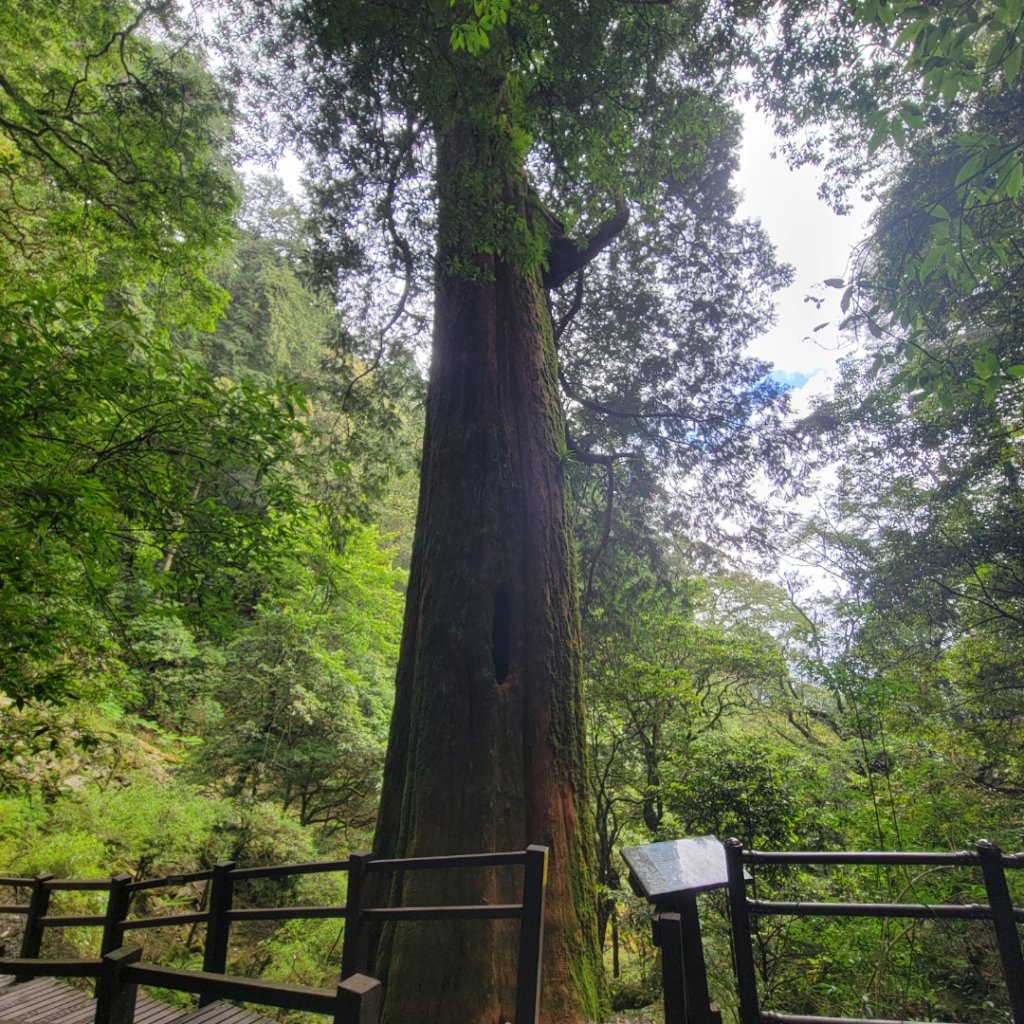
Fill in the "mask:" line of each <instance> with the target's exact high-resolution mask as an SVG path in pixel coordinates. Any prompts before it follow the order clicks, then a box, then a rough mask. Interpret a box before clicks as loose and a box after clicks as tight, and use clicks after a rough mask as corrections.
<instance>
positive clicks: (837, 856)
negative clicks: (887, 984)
mask: <svg viewBox="0 0 1024 1024" xmlns="http://www.w3.org/2000/svg"><path fill="white" fill-rule="evenodd" d="M725 856H726V868H727V873H728V879H729V881H728V890H729V911H730V916H731V918H732V932H733V961H734V966H735V968H736V982H737V987H738V989H739V1001H740V1024H768V1022H775V1024H915V1022H913V1021H907V1020H902V1021H894V1020H887V1019H883V1018H879V1017H814V1016H806V1015H801V1014H786V1013H777V1012H775V1011H763V1010H762V1009H761V1007H760V1001H759V996H758V990H757V978H756V971H755V968H754V955H753V940H752V927H753V921H752V919H753V918H754V917H762V916H786V917H871V918H917V919H922V918H923V919H934V920H968V921H990V922H991V923H992V928H993V932H994V935H995V940H996V947H997V949H998V952H999V960H1000V966H1001V967H1002V973H1003V980H1004V982H1005V984H1006V991H1007V996H1008V998H1009V1004H1010V1011H1011V1016H1012V1020H1013V1024H1024V955H1022V952H1021V944H1020V935H1019V933H1018V930H1017V922H1019V921H1024V909H1022V908H1020V907H1015V906H1014V905H1013V902H1012V900H1011V897H1010V890H1009V886H1008V884H1007V880H1006V871H1007V869H1010V870H1014V869H1020V868H1024V854H1020V853H1014V854H1004V853H1002V852H1001V851H1000V849H999V848H998V847H997V846H995V845H994V844H992V843H989V842H985V841H982V842H979V843H978V845H977V848H976V849H975V850H960V851H955V852H950V853H929V852H902V851H893V852H890V851H880V852H876V853H869V852H852V851H828V852H813V851H793V850H785V851H766V850H744V849H743V844H742V843H740V841H739V840H738V839H730V840H728V841H727V842H726V843H725ZM791 864H808V865H831V864H840V865H862V866H880V865H887V864H894V865H907V866H914V867H937V866H941V867H960V868H977V869H980V871H981V876H982V878H981V881H982V883H983V884H984V887H985V891H986V895H987V897H988V903H987V904H983V903H941V904H922V903H856V902H834V903H833V902H829V903H820V902H813V901H783V900H763V899H756V898H750V897H748V896H747V878H746V876H745V873H744V867H745V866H750V867H752V866H754V865H768V866H773V865H791Z"/></svg>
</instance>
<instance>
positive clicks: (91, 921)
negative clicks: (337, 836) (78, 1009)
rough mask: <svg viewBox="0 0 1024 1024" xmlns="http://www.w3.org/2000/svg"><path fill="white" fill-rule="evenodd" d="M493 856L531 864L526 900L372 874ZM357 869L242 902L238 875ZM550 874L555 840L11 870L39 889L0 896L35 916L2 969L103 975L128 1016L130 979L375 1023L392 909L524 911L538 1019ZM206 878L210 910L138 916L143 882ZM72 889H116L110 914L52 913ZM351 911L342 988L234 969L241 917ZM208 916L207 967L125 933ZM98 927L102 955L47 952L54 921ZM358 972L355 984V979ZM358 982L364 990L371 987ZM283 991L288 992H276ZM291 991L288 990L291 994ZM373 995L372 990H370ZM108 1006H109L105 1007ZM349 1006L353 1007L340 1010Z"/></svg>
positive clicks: (402, 917) (520, 1016)
mask: <svg viewBox="0 0 1024 1024" xmlns="http://www.w3.org/2000/svg"><path fill="white" fill-rule="evenodd" d="M487 867H522V868H523V880H522V901H521V902H519V903H508V904H474V905H468V906H467V905H454V904H453V905H444V904H441V905H437V906H397V907H375V906H371V905H370V903H369V902H368V889H367V887H366V886H365V884H364V881H365V877H366V875H367V874H370V873H378V874H379V873H398V872H404V871H427V870H445V869H447V870H453V869H454V870H458V871H466V870H470V869H476V868H487ZM336 871H341V872H346V874H347V876H348V887H347V888H348V892H347V898H346V903H345V904H344V905H331V906H283V907H282V906H278V907H236V906H234V899H235V887H236V884H237V883H241V882H246V881H254V880H266V879H283V878H289V877H294V876H304V875H315V874H322V873H327V872H336ZM546 880H547V848H546V847H541V846H531V847H528V848H527V849H525V850H511V851H499V852H495V853H476V854H452V855H444V856H431V857H413V858H405V859H402V858H378V857H375V856H374V855H373V854H370V853H358V854H352V855H351V856H350V857H348V858H345V859H343V860H330V861H311V862H307V863H301V864H274V865H266V866H259V867H238V866H237V865H236V864H235V863H234V862H230V861H223V862H220V863H218V864H216V865H214V867H213V868H211V869H207V870H203V871H194V872H188V873H185V874H176V875H167V876H164V877H162V878H150V879H143V880H137V881H134V880H132V879H131V877H130V876H129V875H126V874H121V875H115V876H114V877H112V878H110V879H67V878H64V879H58V878H54V877H53V876H51V875H48V874H41V875H37V876H36V877H35V878H19V877H2V878H0V886H4V885H6V886H10V887H13V888H16V889H17V888H21V889H27V890H28V894H29V898H28V902H27V903H19V904H10V905H4V906H2V907H0V912H10V913H14V914H19V915H23V916H24V917H25V918H26V922H25V931H24V935H23V939H22V947H21V956H20V957H17V958H7V959H2V960H0V973H10V974H14V975H15V977H16V979H17V980H19V981H23V980H28V979H29V978H33V977H40V976H51V977H86V978H89V977H92V978H96V979H98V980H97V1011H96V1013H97V1016H96V1020H97V1021H101V1020H102V1021H103V1022H104V1024H121V1022H122V1021H123V1022H125V1024H128V1022H130V1021H131V1016H130V1015H127V1016H126V1014H129V1013H130V1011H129V1010H128V1009H126V1007H128V1006H129V1004H130V1005H131V1006H134V996H133V995H132V996H131V997H130V998H129V994H126V993H130V991H133V990H134V987H136V986H138V985H139V984H145V985H159V986H161V987H163V988H169V989H178V990H180V991H186V992H191V993H192V994H194V995H197V996H198V997H199V1005H200V1006H204V1005H207V1004H208V1003H210V1002H212V1001H214V1000H216V999H223V998H230V999H239V1000H245V1001H249V1002H262V1003H264V1004H265V1005H268V1006H275V1007H279V1008H282V1009H293V1010H306V1011H308V1012H310V1011H311V1012H321V1013H328V1014H334V1015H335V1019H336V1020H337V1021H342V1020H344V1021H345V1024H373V1022H374V1021H375V1020H376V1017H375V1016H374V1014H375V1013H376V1010H374V1009H373V1008H374V1007H375V1006H376V1005H377V1004H378V1003H379V992H377V994H376V995H373V994H372V993H373V992H374V991H376V990H374V988H373V986H374V985H376V986H377V988H378V989H379V983H377V982H374V981H373V979H370V978H368V977H367V976H366V975H367V968H368V926H369V925H370V924H371V923H379V922H385V921H441V920H446V921H466V920H501V919H507V920H518V921H519V922H520V929H519V933H520V935H519V951H518V978H517V988H516V1012H515V1017H514V1020H515V1024H535V1022H536V1020H537V1015H538V1012H539V1000H540V958H541V951H542V932H543V917H544V889H545V886H546ZM194 883H204V884H205V893H204V894H203V896H202V898H201V900H199V902H198V904H197V905H198V906H203V905H204V904H205V907H206V909H204V910H191V911H185V912H178V913H166V914H155V915H152V914H151V915H148V916H136V917H133V916H131V910H132V901H133V899H134V898H135V897H136V895H137V894H139V893H142V892H147V891H151V890H154V889H159V888H177V887H180V886H183V885H190V884H194ZM62 891H72V892H74V891H80V892H89V891H93V892H103V891H105V892H106V893H107V907H106V911H105V913H102V914H83V913H75V914H70V913H68V914H59V913H52V912H51V908H50V903H51V898H52V896H53V895H54V894H55V893H58V892H62ZM330 919H337V920H344V921H345V922H346V926H345V931H344V936H343V940H342V956H341V975H342V978H343V979H346V980H345V981H343V982H342V986H340V987H339V988H338V990H337V991H335V992H329V991H323V990H319V989H306V988H303V987H302V986H294V985H287V984H285V983H279V982H268V981H262V980H258V979H246V978H239V977H236V976H234V975H230V974H228V973H227V953H228V946H229V937H230V929H231V926H232V924H240V923H245V922H253V921H291V920H330ZM185 925H188V926H196V925H205V926H206V942H205V947H204V953H203V969H202V970H201V971H193V970H186V969H179V968H170V967H164V966H161V965H159V964H150V963H142V962H141V951H140V950H139V947H137V946H136V945H129V944H126V943H125V935H126V933H128V932H136V931H145V930H147V929H153V928H166V927H174V926H185ZM70 927H76V928H79V927H96V928H98V929H101V940H100V958H99V959H96V960H69V959H48V958H44V957H42V956H41V951H42V946H43V937H44V932H45V930H46V929H47V928H70ZM351 979H361V980H359V981H358V982H355V988H353V985H352V984H349V981H350V980H351ZM355 989H359V991H360V992H362V996H360V998H359V999H357V998H356V995H355V994H354V992H355ZM275 1000H276V1001H275ZM280 1000H284V1002H282V1001H280ZM360 1000H361V1001H360ZM101 1013H102V1014H103V1016H101ZM339 1013H343V1016H338V1014H339Z"/></svg>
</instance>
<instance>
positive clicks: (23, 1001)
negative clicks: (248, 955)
mask: <svg viewBox="0 0 1024 1024" xmlns="http://www.w3.org/2000/svg"><path fill="white" fill-rule="evenodd" d="M94 1012H95V1003H94V1002H93V1000H92V998H91V997H90V996H89V994H88V992H83V991H82V990H81V989H77V988H72V987H71V986H70V985H63V984H61V983H60V982H58V981H54V980H53V979H52V978H36V979H35V980H33V981H26V982H23V983H21V984H13V983H12V979H11V978H10V976H0V1024H92V1020H93V1014H94ZM135 1024H274V1022H273V1021H271V1020H270V1018H269V1017H263V1016H261V1015H260V1014H257V1013H252V1012H251V1011H249V1010H241V1009H239V1008H238V1007H235V1006H230V1005H229V1004H227V1003H212V1004H211V1005H210V1006H204V1007H203V1009H201V1010H191V1011H190V1010H180V1009H177V1008H175V1007H173V1006H168V1005H167V1004H166V1003H159V1002H157V1001H156V1000H155V999H151V998H150V997H149V996H147V995H145V994H144V993H142V992H140V993H139V996H138V999H137V1000H136V1004H135Z"/></svg>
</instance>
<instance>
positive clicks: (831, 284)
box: [824, 277, 846, 288]
mask: <svg viewBox="0 0 1024 1024" xmlns="http://www.w3.org/2000/svg"><path fill="white" fill-rule="evenodd" d="M824 284H825V287H826V288H842V287H843V286H844V285H845V284H846V282H845V281H844V280H843V279H842V278H841V277H826V278H825V281H824Z"/></svg>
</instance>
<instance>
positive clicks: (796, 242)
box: [736, 106, 870, 407]
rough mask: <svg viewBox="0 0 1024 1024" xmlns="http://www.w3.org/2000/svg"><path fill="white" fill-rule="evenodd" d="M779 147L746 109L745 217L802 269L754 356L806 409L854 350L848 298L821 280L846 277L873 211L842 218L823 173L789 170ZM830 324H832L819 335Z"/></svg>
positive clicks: (741, 177)
mask: <svg viewBox="0 0 1024 1024" xmlns="http://www.w3.org/2000/svg"><path fill="white" fill-rule="evenodd" d="M774 146H775V137H774V135H773V133H772V129H771V126H770V125H769V123H768V122H767V120H766V118H765V117H763V116H762V115H760V114H758V113H757V111H756V110H754V108H753V107H752V106H750V107H744V108H743V147H742V149H741V151H740V170H739V174H738V175H737V176H736V184H737V186H738V187H739V190H740V191H741V193H742V194H743V197H744V198H743V203H742V205H741V206H740V214H741V215H742V216H745V217H755V218H757V219H759V220H760V221H761V223H762V224H763V225H764V227H765V229H766V230H767V232H768V237H769V238H770V239H771V240H772V242H773V243H774V244H775V246H776V249H777V251H778V254H779V257H780V259H781V260H783V261H784V262H786V263H789V264H791V265H792V266H793V268H794V270H795V274H794V278H793V284H792V285H791V286H790V287H789V288H787V289H786V290H785V291H782V292H778V293H777V294H776V296H775V304H776V316H777V323H776V326H775V328H774V329H773V330H772V331H771V332H770V333H768V334H766V335H764V336H763V337H761V338H758V339H757V340H756V341H754V342H752V344H751V345H750V351H751V353H752V354H753V355H756V356H758V357H760V358H763V359H767V360H769V361H770V362H772V363H774V364H775V369H776V371H777V376H779V377H780V379H782V380H783V381H785V382H786V383H791V384H793V386H794V387H795V388H798V389H799V396H797V395H794V397H795V398H798V402H797V405H798V407H799V406H800V405H802V404H803V403H802V402H800V401H799V399H805V400H806V398H809V397H810V396H811V395H812V394H820V393H821V392H822V391H824V390H826V389H827V387H828V381H829V377H830V373H831V371H832V370H833V369H834V367H835V365H836V362H837V361H838V359H839V358H840V356H841V355H842V354H843V353H844V346H846V345H848V344H849V343H848V342H846V343H844V342H842V341H841V340H840V338H839V335H838V331H837V330H836V325H837V324H838V322H839V321H840V320H841V319H842V314H841V312H840V309H839V299H840V297H841V295H842V292H841V291H839V290H836V289H832V288H825V287H824V286H823V285H822V282H823V281H824V280H825V279H826V278H831V277H844V276H845V274H846V272H847V262H848V260H849V255H850V250H851V249H852V248H853V247H854V246H855V245H856V244H857V243H858V242H860V241H861V240H862V239H863V237H864V235H865V234H866V230H867V229H866V226H865V225H866V222H867V218H868V215H869V213H870V207H869V206H868V204H866V203H863V202H859V201H858V203H857V204H856V205H855V206H854V208H853V210H852V212H851V213H849V214H847V215H846V216H843V217H840V216H838V215H836V214H835V213H833V212H832V210H831V209H830V208H829V206H828V205H827V204H826V203H824V202H822V201H821V200H820V199H819V198H818V196H817V191H818V185H819V183H820V181H821V173H822V172H821V171H820V169H818V168H815V167H802V168H800V169H798V170H795V171H794V170H790V169H789V167H788V166H787V164H786V162H785V160H784V159H783V158H782V157H779V158H778V159H772V157H771V152H772V149H773V148H774ZM809 294H813V295H816V296H818V297H822V298H824V300H825V301H824V302H823V304H822V306H821V308H820V309H818V308H816V306H815V304H814V303H812V302H806V301H804V297H805V296H806V295H809ZM825 321H829V326H828V327H825V328H822V329H821V330H820V331H817V332H814V328H815V327H816V326H817V325H818V324H821V323H824V322H825ZM846 351H848V349H846ZM782 374H794V375H798V376H795V377H793V378H788V377H786V376H781V375H782ZM805 380H806V383H804V381H805Z"/></svg>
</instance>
